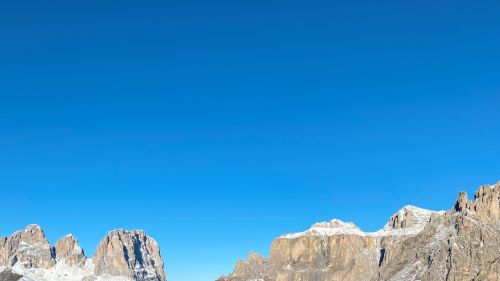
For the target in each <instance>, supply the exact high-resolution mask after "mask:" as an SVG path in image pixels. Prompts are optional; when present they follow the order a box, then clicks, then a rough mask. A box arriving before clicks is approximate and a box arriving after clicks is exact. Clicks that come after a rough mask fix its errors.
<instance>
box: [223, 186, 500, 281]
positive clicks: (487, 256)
mask: <svg viewBox="0 0 500 281" xmlns="http://www.w3.org/2000/svg"><path fill="white" fill-rule="evenodd" d="M499 207H500V184H496V185H494V186H483V187H481V188H479V190H478V191H477V192H476V194H475V196H474V200H472V201H469V200H468V199H467V196H466V194H464V193H461V194H460V195H459V198H458V199H457V202H456V203H455V206H454V208H453V209H452V210H450V211H448V212H443V211H441V212H433V211H428V210H424V209H420V208H417V207H413V206H406V207H404V208H402V209H401V210H399V211H398V212H397V213H395V214H394V215H393V216H392V217H391V218H390V219H389V221H388V222H387V224H386V225H385V227H384V228H383V229H381V230H379V231H377V232H373V233H367V232H363V231H361V230H360V229H359V228H357V227H356V226H355V225H354V224H352V223H344V222H341V221H339V220H333V221H331V222H325V223H318V224H315V225H313V226H312V227H311V228H310V229H309V230H307V231H304V232H301V233H293V234H287V235H283V236H281V237H279V238H277V239H275V240H274V241H273V243H272V246H271V251H270V255H269V259H268V260H265V259H263V258H262V259H261V260H259V262H258V263H255V262H245V261H240V262H238V266H237V267H236V269H235V271H234V272H233V273H231V274H230V275H228V276H223V277H221V278H220V279H219V281H256V280H264V281H336V280H343V281H350V280H352V281H354V280H356V281H359V280H363V281H364V280H367V281H386V280H392V281H396V280H400V281H401V280H415V281H416V280H421V281H438V280H446V281H448V280H457V281H458V280H464V281H465V280H471V281H472V280H475V281H479V280H488V281H490V280H491V281H498V280H500V220H499V217H500V216H499ZM241 268H244V270H242V269H241ZM242 272H244V274H242Z"/></svg>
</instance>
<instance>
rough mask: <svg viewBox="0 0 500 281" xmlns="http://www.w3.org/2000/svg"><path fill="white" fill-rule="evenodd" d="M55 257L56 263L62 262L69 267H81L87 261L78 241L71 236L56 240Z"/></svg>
mask: <svg viewBox="0 0 500 281" xmlns="http://www.w3.org/2000/svg"><path fill="white" fill-rule="evenodd" d="M55 255H56V259H57V260H58V261H63V262H65V263H66V264H68V265H70V266H74V265H77V266H83V265H84V264H85V261H86V260H87V258H86V257H85V253H84V252H83V249H82V248H81V247H80V245H79V244H78V240H77V239H76V238H75V237H74V236H73V235H71V234H70V235H66V236H64V237H62V238H60V239H59V240H57V242H56V246H55Z"/></svg>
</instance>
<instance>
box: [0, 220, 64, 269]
mask: <svg viewBox="0 0 500 281" xmlns="http://www.w3.org/2000/svg"><path fill="white" fill-rule="evenodd" d="M14 264H19V265H22V266H23V267H25V268H32V267H35V268H49V267H52V266H54V264H55V260H54V252H53V250H52V247H51V246H50V244H49V241H47V238H45V233H44V232H43V230H42V229H41V228H40V226H38V225H28V226H27V227H26V228H25V229H24V230H21V231H17V232H15V233H13V234H12V235H11V236H10V237H5V238H3V239H0V265H2V266H13V265H14Z"/></svg>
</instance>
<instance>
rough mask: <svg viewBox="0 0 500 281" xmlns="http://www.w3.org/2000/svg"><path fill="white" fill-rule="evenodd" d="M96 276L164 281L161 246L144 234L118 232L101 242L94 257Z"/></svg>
mask: <svg viewBox="0 0 500 281" xmlns="http://www.w3.org/2000/svg"><path fill="white" fill-rule="evenodd" d="M93 261H94V264H95V271H94V273H95V274H96V275H111V276H127V277H130V278H138V279H139V280H144V281H164V280H166V277H165V273H164V272H163V260H162V258H161V256H160V249H159V247H158V244H157V243H156V241H155V240H153V239H152V238H150V237H148V236H146V234H145V233H144V232H143V231H124V230H114V231H112V232H110V233H108V235H107V236H106V237H105V238H104V239H103V240H101V243H100V244H99V246H98V247H97V251H96V254H95V256H94V260H93Z"/></svg>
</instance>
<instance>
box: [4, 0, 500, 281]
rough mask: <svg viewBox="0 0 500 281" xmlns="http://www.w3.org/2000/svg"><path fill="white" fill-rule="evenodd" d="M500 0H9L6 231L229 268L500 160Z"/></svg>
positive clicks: (464, 184)
mask: <svg viewBox="0 0 500 281" xmlns="http://www.w3.org/2000/svg"><path fill="white" fill-rule="evenodd" d="M499 13H500V3H499V2H498V1H421V0H419V1H366V2H363V1H271V0H266V1H256V0H252V1H214V0H211V1H188V0H185V1H105V0H99V1H97V0H95V1H94V0H90V1H89V0H85V1H76V0H75V1H67V0H64V1H9V3H7V1H3V2H2V3H1V4H0V36H1V37H0V191H1V192H0V193H1V197H0V200H1V205H2V209H3V215H2V219H1V220H0V235H7V234H9V233H11V232H12V231H14V230H16V229H19V228H22V227H24V226H25V225H26V224H29V223H38V224H41V225H42V226H43V227H44V229H45V230H46V232H47V234H48V235H49V237H50V240H51V241H54V240H55V239H57V238H58V237H60V236H62V235H64V234H66V233H69V232H72V233H74V234H75V235H76V236H78V237H79V238H80V241H81V244H82V245H83V247H84V249H85V250H86V251H87V253H88V254H89V255H92V254H93V252H94V249H95V247H96V245H97V243H98V241H99V239H100V238H101V237H103V236H104V235H105V234H106V232H107V231H108V230H111V229H114V228H142V229H145V230H146V231H147V232H148V233H149V234H150V235H152V236H153V237H154V238H156V239H157V240H158V241H159V243H160V245H161V247H162V252H163V255H164V257H165V262H166V264H165V266H166V271H167V274H168V277H169V280H171V281H212V280H214V279H215V278H217V277H218V276H219V275H220V274H222V273H229V272H230V271H231V270H232V268H233V266H234V264H235V261H236V260H237V259H238V258H243V257H245V256H246V255H247V253H248V252H249V251H258V252H262V253H265V254H267V251H268V247H269V245H270V242H271V240H272V239H273V238H274V237H276V236H278V235H281V234H283V233H286V232H293V231H301V230H304V229H305V228H307V227H308V226H309V225H311V224H312V223H314V222H316V221H321V220H329V219H332V218H339V219H342V220H346V221H354V222H355V223H356V224H357V225H359V226H360V227H361V228H363V229H365V230H375V229H378V228H380V227H381V226H383V224H384V223H385V221H386V219H387V218H388V217H389V216H390V215H391V214H392V213H393V212H395V211H396V210H397V209H399V208H400V207H401V206H403V205H405V204H414V205H418V206H421V207H425V208H429V209H447V208H449V207H451V206H452V204H453V201H454V200H455V198H456V195H457V193H458V192H459V191H461V190H465V191H468V192H469V193H470V192H472V191H474V190H475V188H476V186H477V185H480V184H487V183H494V182H496V181H497V180H500V164H499V162H498V159H499V156H500V146H499V143H500V113H499V109H500V51H499V50H500V34H499V33H500V17H499V16H498V15H499Z"/></svg>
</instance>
